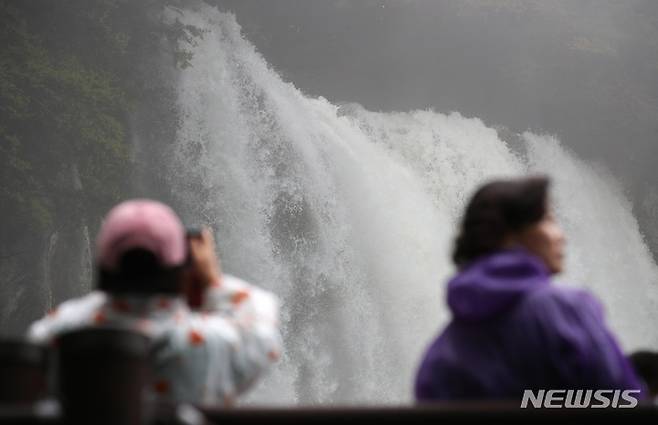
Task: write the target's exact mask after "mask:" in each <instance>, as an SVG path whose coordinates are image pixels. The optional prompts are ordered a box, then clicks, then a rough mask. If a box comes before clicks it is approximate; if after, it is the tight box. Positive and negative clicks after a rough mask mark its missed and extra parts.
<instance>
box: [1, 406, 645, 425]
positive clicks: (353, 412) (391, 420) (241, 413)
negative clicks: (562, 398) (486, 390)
mask: <svg viewBox="0 0 658 425" xmlns="http://www.w3.org/2000/svg"><path fill="white" fill-rule="evenodd" d="M187 409H188V411H187V413H186V412H184V411H181V409H180V408H176V407H175V406H159V407H157V408H156V409H155V410H154V416H153V417H152V418H151V420H149V421H148V422H147V423H148V424H154V425H159V424H162V425H165V424H202V423H206V424H221V425H231V424H236V425H238V424H239V425H250V424H266V425H283V424H290V425H301V424H314V425H316V424H340V425H347V424H359V425H364V424H371V423H375V424H437V425H443V424H486V425H495V424H557V425H569V424H584V423H596V424H598V423H617V424H624V425H630V424H633V425H634V424H649V423H651V424H657V423H658V409H656V407H653V406H638V407H636V408H632V409H591V408H590V409H520V408H518V407H514V406H510V405H504V404H500V405H498V404H490V403H468V404H464V403H457V404H442V405H436V406H420V407H399V408H398V407H382V408H377V407H345V408H341V407H335V408H330V407H321V408H232V409H198V410H196V411H194V409H192V408H190V407H188V408H187ZM37 410H38V409H35V408H28V407H22V408H21V407H8V406H4V407H0V424H26V425H28V424H67V423H69V422H67V421H65V420H64V419H63V418H62V415H61V413H60V412H57V411H56V409H52V408H51V409H50V411H49V410H48V408H43V407H41V412H39V411H37Z"/></svg>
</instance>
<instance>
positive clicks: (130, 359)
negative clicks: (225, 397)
mask: <svg viewBox="0 0 658 425" xmlns="http://www.w3.org/2000/svg"><path fill="white" fill-rule="evenodd" d="M57 346H58V350H56V352H57V355H56V356H54V357H55V358H54V359H52V358H51V359H49V356H48V353H47V350H44V349H43V348H40V347H37V346H31V345H29V344H26V343H23V342H2V343H0V424H80V423H84V424H94V425H100V424H135V425H137V424H139V425H142V424H156V425H159V424H162V425H165V424H195V425H196V424H202V423H209V424H221V425H231V424H239V425H251V424H266V425H284V424H290V425H297V424H300V425H301V424H313V425H322V424H339V425H348V424H363V423H376V424H440V425H443V424H450V423H458V424H487V425H489V424H494V425H495V424H558V425H569V424H582V423H610V422H614V423H618V424H622V425H627V424H628V425H630V424H633V425H634V424H644V423H651V424H658V408H657V407H656V406H653V405H640V406H637V407H635V408H626V409H623V408H616V409H611V408H608V409H596V408H586V409H564V408H561V409H547V408H541V409H536V408H526V409H521V408H520V407H519V404H518V402H517V403H483V402H474V403H465V402H463V403H444V404H433V405H418V406H401V407H293V408H253V407H241V408H226V409H220V408H217V409H211V408H198V409H197V408H194V407H191V406H176V405H165V404H158V405H154V404H151V403H148V402H146V401H145V400H144V399H142V396H141V394H142V391H141V389H142V388H144V386H145V384H146V382H148V379H149V371H148V369H149V368H148V365H149V363H150V361H149V352H150V347H149V343H148V341H147V340H146V339H145V337H143V336H141V335H139V334H134V333H130V332H126V331H118V330H107V329H100V330H99V329H96V330H84V331H78V332H74V333H71V334H68V335H66V336H63V337H61V338H60V339H59V340H58V344H57ZM47 364H50V365H55V367H54V369H55V371H56V372H55V375H56V377H57V379H56V380H55V381H57V382H58V385H57V386H56V389H55V391H54V392H52V394H54V395H55V397H57V400H58V401H54V400H53V401H49V402H44V401H39V400H43V398H44V395H45V394H46V389H47V388H46V383H47V381H48V379H47V376H46V372H45V370H46V369H47V368H46V365H47Z"/></svg>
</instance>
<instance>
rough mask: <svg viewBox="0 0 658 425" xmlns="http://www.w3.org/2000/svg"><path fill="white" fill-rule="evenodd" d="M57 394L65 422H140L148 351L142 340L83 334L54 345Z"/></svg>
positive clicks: (126, 334)
mask: <svg viewBox="0 0 658 425" xmlns="http://www.w3.org/2000/svg"><path fill="white" fill-rule="evenodd" d="M57 347H58V353H57V379H56V381H57V390H58V391H57V393H58V394H57V395H58V396H59V400H60V403H61V407H62V413H63V415H64V418H65V419H66V422H67V423H75V424H83V423H84V424H97V425H100V424H127V425H128V424H129V425H137V424H142V423H146V422H147V421H148V416H149V405H148V400H147V398H146V396H147V394H146V389H147V385H148V383H149V380H150V359H149V357H150V354H149V352H150V348H149V340H148V338H147V337H146V336H144V335H142V334H139V333H136V332H132V331H128V330H119V329H104V328H101V329H98V328H96V329H83V330H79V331H74V332H69V333H66V334H63V335H62V336H61V337H59V338H58V340H57Z"/></svg>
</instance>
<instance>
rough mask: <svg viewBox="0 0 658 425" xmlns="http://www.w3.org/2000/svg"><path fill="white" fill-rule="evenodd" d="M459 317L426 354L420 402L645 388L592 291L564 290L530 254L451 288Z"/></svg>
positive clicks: (499, 258) (495, 260) (503, 255)
mask: <svg viewBox="0 0 658 425" xmlns="http://www.w3.org/2000/svg"><path fill="white" fill-rule="evenodd" d="M448 306H449V307H450V310H451V311H452V315H453V319H452V321H451V323H450V324H448V326H447V327H446V329H445V330H444V331H443V332H442V333H441V335H439V337H438V338H437V339H436V340H435V341H434V342H433V343H432V345H431V346H430V347H429V349H428V350H427V352H426V354H425V357H424V359H423V361H422V363H421V365H420V369H419V371H418V375H417V378H416V388H415V391H416V398H417V399H418V400H419V401H432V400H468V399H510V400H512V399H520V398H521V396H522V394H523V390H525V389H531V390H539V389H592V390H596V389H642V385H641V384H640V382H639V380H638V378H637V377H636V376H635V373H634V372H633V370H632V368H631V365H630V363H629V362H628V360H627V359H626V357H625V356H624V355H623V354H622V352H621V350H620V348H619V346H618V344H617V342H616V341H615V338H614V337H613V336H612V334H611V333H610V331H609V330H608V329H607V328H606V326H605V324H604V320H603V310H602V308H601V305H600V304H599V303H598V302H597V300H596V299H594V297H592V296H591V295H590V294H588V293H587V292H585V291H581V290H575V289H570V288H565V287H557V286H555V285H552V284H551V282H550V276H549V272H548V269H547V268H546V266H545V265H544V263H543V262H542V261H541V260H539V259H538V258H537V257H534V256H532V255H530V254H529V253H528V252H527V251H524V250H520V249H518V250H505V251H500V252H497V253H495V254H492V255H489V256H486V257H483V258H481V259H479V260H476V261H475V262H474V263H473V264H471V265H470V266H468V267H467V268H465V269H464V270H462V271H460V272H459V273H458V274H457V275H456V276H455V277H454V278H453V279H451V280H450V281H449V283H448Z"/></svg>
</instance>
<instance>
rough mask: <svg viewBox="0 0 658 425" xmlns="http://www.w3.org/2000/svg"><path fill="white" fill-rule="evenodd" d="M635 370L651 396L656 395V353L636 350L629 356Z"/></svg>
mask: <svg viewBox="0 0 658 425" xmlns="http://www.w3.org/2000/svg"><path fill="white" fill-rule="evenodd" d="M629 359H630V361H631V364H632V365H633V367H634V368H635V372H636V373H637V374H638V376H639V377H640V378H641V379H642V380H643V381H644V383H645V384H646V385H647V388H648V390H649V393H650V394H651V396H652V397H655V396H656V395H658V353H656V352H653V351H636V352H635V353H633V354H631V355H630V357H629Z"/></svg>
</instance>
